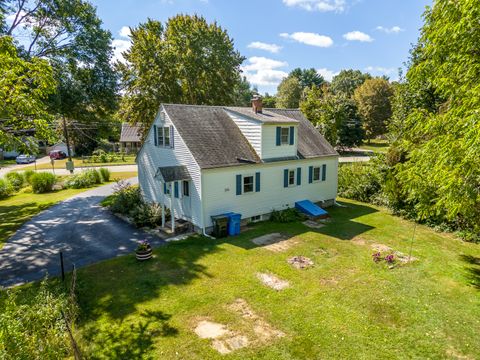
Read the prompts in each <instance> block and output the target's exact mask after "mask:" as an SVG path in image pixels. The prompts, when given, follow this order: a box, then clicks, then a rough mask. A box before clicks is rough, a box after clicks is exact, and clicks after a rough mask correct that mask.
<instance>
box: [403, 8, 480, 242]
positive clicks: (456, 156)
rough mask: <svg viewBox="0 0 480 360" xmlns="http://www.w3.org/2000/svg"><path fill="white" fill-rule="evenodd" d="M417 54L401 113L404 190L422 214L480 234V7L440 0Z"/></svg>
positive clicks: (473, 235)
mask: <svg viewBox="0 0 480 360" xmlns="http://www.w3.org/2000/svg"><path fill="white" fill-rule="evenodd" d="M424 18H425V24H424V26H423V28H422V31H421V37H420V40H419V43H418V45H417V46H416V47H415V49H414V51H413V53H412V60H411V66H410V68H409V70H408V72H407V76H406V80H407V82H406V85H405V89H404V90H405V93H404V94H403V96H402V100H403V101H404V103H407V104H412V105H414V106H413V107H411V108H410V111H409V112H408V115H407V116H405V115H404V113H405V107H403V106H401V107H400V110H401V111H403V114H402V113H399V114H398V119H399V120H400V121H401V122H400V125H401V127H400V128H401V131H400V132H398V135H399V136H397V143H396V147H397V148H398V149H400V151H403V152H404V153H406V156H405V159H406V161H405V162H404V163H400V164H398V165H397V169H396V170H397V181H398V183H399V184H400V185H401V187H402V190H403V193H402V194H403V196H404V197H405V198H406V199H407V200H408V201H409V202H410V203H412V204H413V206H414V209H415V212H416V214H417V216H418V217H420V218H422V219H427V218H428V219H438V220H442V219H443V220H445V221H449V222H452V223H454V224H456V226H458V227H459V228H461V229H465V230H468V231H469V235H468V236H469V237H471V238H472V239H480V222H479V221H478V219H480V186H479V184H480V155H479V154H480V115H479V114H480V88H479V86H478V79H480V57H479V53H480V50H479V44H480V23H479V21H478V19H480V6H479V5H478V1H476V0H464V1H449V0H437V1H435V3H434V5H433V7H432V8H428V9H427V11H426V12H425V14H424Z"/></svg>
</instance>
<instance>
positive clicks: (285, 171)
mask: <svg viewBox="0 0 480 360" xmlns="http://www.w3.org/2000/svg"><path fill="white" fill-rule="evenodd" d="M283 187H288V169H285V170H283Z"/></svg>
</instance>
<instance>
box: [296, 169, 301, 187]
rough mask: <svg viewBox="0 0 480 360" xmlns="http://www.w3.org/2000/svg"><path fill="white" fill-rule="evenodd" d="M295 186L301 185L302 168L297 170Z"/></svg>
mask: <svg viewBox="0 0 480 360" xmlns="http://www.w3.org/2000/svg"><path fill="white" fill-rule="evenodd" d="M297 185H302V168H297Z"/></svg>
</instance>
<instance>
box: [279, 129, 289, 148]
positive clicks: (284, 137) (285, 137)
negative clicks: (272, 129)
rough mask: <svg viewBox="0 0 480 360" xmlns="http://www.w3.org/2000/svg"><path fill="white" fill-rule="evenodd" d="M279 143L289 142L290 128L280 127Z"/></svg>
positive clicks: (286, 143)
mask: <svg viewBox="0 0 480 360" xmlns="http://www.w3.org/2000/svg"><path fill="white" fill-rule="evenodd" d="M281 141H282V142H281V143H282V145H288V144H289V142H290V128H288V127H282V135H281Z"/></svg>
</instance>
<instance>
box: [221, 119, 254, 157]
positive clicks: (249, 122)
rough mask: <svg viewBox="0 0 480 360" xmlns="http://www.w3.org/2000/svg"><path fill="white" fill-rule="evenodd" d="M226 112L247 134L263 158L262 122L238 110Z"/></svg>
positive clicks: (244, 133) (245, 134)
mask: <svg viewBox="0 0 480 360" xmlns="http://www.w3.org/2000/svg"><path fill="white" fill-rule="evenodd" d="M226 112H227V114H228V115H229V116H230V117H231V118H232V120H233V121H234V122H235V124H237V126H238V128H239V129H240V131H241V132H242V134H243V136H245V138H246V139H247V140H248V142H249V143H250V145H252V147H253V149H254V150H255V152H256V153H257V154H258V156H259V157H260V158H262V123H261V122H260V121H257V120H253V119H250V118H248V117H246V116H243V115H240V114H238V113H236V112H232V111H228V110H226Z"/></svg>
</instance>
